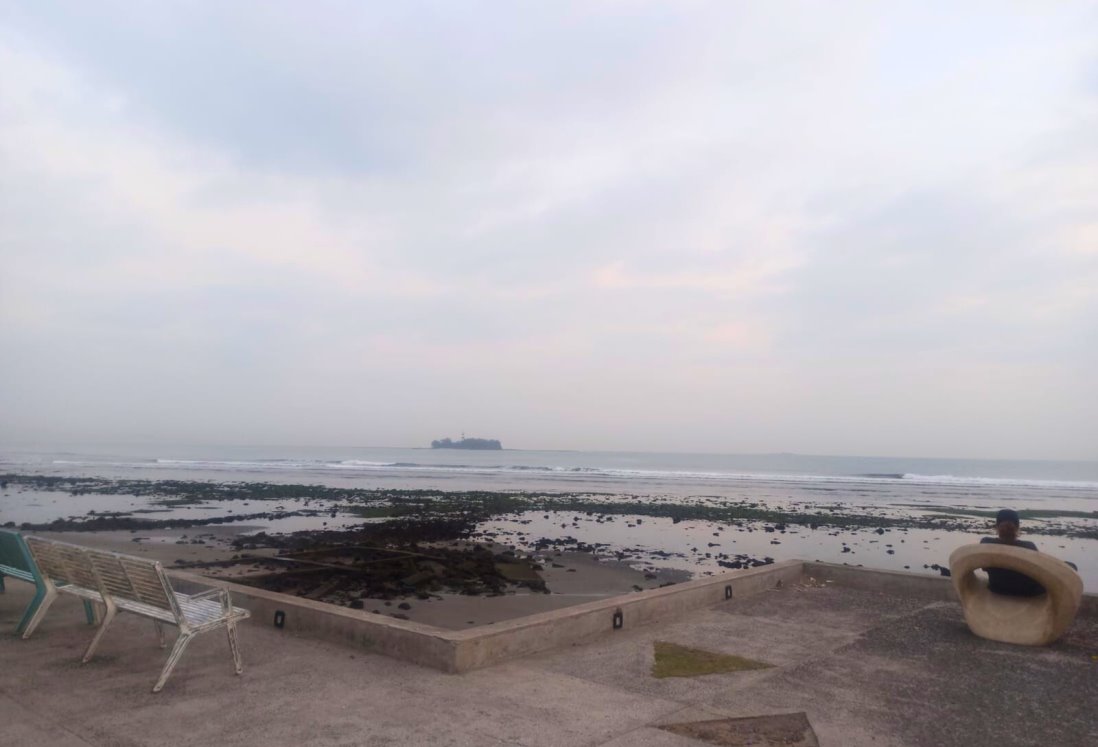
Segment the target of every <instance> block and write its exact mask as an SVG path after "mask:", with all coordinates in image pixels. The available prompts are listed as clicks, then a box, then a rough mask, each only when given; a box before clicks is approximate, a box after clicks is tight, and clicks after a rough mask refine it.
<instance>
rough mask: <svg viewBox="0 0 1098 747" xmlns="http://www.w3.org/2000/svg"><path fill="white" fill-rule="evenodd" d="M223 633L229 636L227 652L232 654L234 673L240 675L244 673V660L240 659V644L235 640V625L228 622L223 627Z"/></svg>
mask: <svg viewBox="0 0 1098 747" xmlns="http://www.w3.org/2000/svg"><path fill="white" fill-rule="evenodd" d="M225 632H226V633H227V634H228V636H229V650H230V651H232V653H233V666H235V667H236V673H237V674H240V673H241V672H243V671H244V660H243V659H241V658H240V642H239V641H238V640H237V638H236V623H235V622H233V621H231V620H230V621H229V623H228V625H226V626H225Z"/></svg>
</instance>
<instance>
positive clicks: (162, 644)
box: [153, 620, 168, 648]
mask: <svg viewBox="0 0 1098 747" xmlns="http://www.w3.org/2000/svg"><path fill="white" fill-rule="evenodd" d="M153 627H155V628H156V637H157V639H158V640H159V641H160V648H164V647H165V646H167V645H168V642H167V641H166V640H164V626H163V625H162V624H161V622H160V621H159V620H153Z"/></svg>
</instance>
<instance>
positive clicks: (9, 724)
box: [0, 581, 1098, 747]
mask: <svg viewBox="0 0 1098 747" xmlns="http://www.w3.org/2000/svg"><path fill="white" fill-rule="evenodd" d="M8 588H9V591H8V593H6V594H3V595H0V631H2V635H0V745H87V744H92V745H104V746H106V745H112V746H127V745H192V744H193V745H210V744H218V745H295V744H310V745H428V744H430V745H529V746H533V745H546V746H548V745H630V746H636V747H645V746H646V745H651V746H673V745H678V746H679V747H691V746H693V747H699V746H700V745H702V744H703V743H702V742H699V741H697V740H695V739H692V738H688V737H684V736H678V735H675V734H672V733H670V732H668V731H664V730H661V729H659V728H657V727H658V725H659V724H663V723H677V722H687V721H694V720H703V719H716V718H721V717H725V716H753V715H762V714H773V713H789V712H799V711H803V712H804V713H806V714H807V717H808V720H809V722H810V723H811V725H812V727H813V729H814V730H815V734H816V736H817V737H818V740H819V744H821V745H834V746H835V747H858V746H859V745H875V746H876V747H886V746H888V745H926V746H927V747H949V746H950V745H958V746H963V747H978V746H979V745H997V746H999V747H1002V746H1004V745H1056V746H1057V747H1072V746H1074V745H1079V746H1080V747H1082V745H1094V744H1098V708H1096V702H1098V701H1096V698H1098V658H1096V657H1098V623H1096V622H1095V621H1094V620H1092V619H1089V620H1079V621H1077V622H1076V624H1075V626H1074V628H1073V629H1072V631H1071V632H1070V633H1069V635H1068V637H1067V638H1066V639H1064V640H1063V641H1061V642H1060V643H1058V644H1056V645H1055V646H1052V647H1050V648H1046V649H1027V648H1018V647H1012V646H1007V645H1003V644H996V643H991V642H988V641H983V640H980V639H977V638H975V637H973V636H972V635H971V634H969V633H968V631H967V629H966V628H965V626H964V623H963V621H962V619H961V616H960V611H959V609H958V608H957V606H956V605H955V604H952V603H941V602H936V603H929V604H928V603H927V602H925V601H920V600H916V599H911V598H905V597H898V596H889V595H882V594H877V593H872V592H865V591H856V590H853V589H836V588H811V587H796V586H794V587H792V588H787V589H784V590H780V591H773V592H765V593H762V594H759V595H756V596H754V597H749V598H745V599H740V600H736V601H734V602H732V603H728V604H725V605H722V606H721V608H720V609H719V610H718V609H713V610H706V611H703V612H700V613H697V614H692V615H690V616H688V617H686V618H682V619H680V620H678V621H677V622H674V623H671V624H667V625H657V626H651V627H647V628H637V629H634V630H626V631H622V632H620V633H614V634H608V635H607V636H605V637H604V638H602V639H600V640H598V641H596V642H594V643H591V644H588V645H584V646H578V647H573V648H570V649H567V650H561V651H555V652H553V653H550V654H546V655H542V656H538V657H535V658H532V659H529V660H524V661H520V662H515V663H510V664H505V665H501V666H497V667H493V668H490V669H485V670H480V671H476V672H472V673H470V674H464V675H449V674H443V673H440V672H436V671H433V670H429V669H424V668H420V667H417V666H414V665H411V664H406V663H403V662H399V661H396V660H392V659H387V658H384V657H380V656H375V655H370V654H364V653H361V652H359V651H354V650H351V649H346V648H341V647H339V646H335V645H332V644H327V643H320V642H316V641H311V640H308V639H303V638H295V637H293V636H290V635H288V634H285V633H282V632H280V631H277V630H275V629H273V628H269V627H263V626H259V625H252V624H249V625H247V626H244V627H243V628H242V630H241V638H242V645H243V649H244V657H245V672H244V675H243V676H242V677H236V676H234V675H233V673H232V666H231V662H230V659H229V656H228V652H227V644H226V642H225V640H224V637H223V636H222V635H218V634H215V633H211V634H208V635H205V636H201V637H199V638H198V639H197V640H196V641H195V642H194V643H193V644H192V645H191V648H190V649H189V650H188V651H187V654H186V656H185V657H184V658H183V660H182V662H181V664H180V665H179V667H178V668H177V669H176V672H175V674H174V675H173V676H172V679H171V680H169V681H168V685H167V686H166V687H165V689H164V691H163V692H162V693H160V694H158V695H154V694H152V693H151V692H150V689H151V687H152V684H153V682H154V681H155V679H156V676H157V674H158V672H159V669H160V667H161V665H162V663H163V660H164V658H165V657H166V652H165V651H161V650H160V649H158V648H157V646H156V637H155V634H154V631H153V627H152V624H151V623H149V622H148V621H146V620H142V619H137V618H134V617H132V616H127V615H123V616H121V617H120V618H119V619H118V621H116V623H115V624H114V627H112V630H111V631H110V632H109V633H108V635H107V637H106V638H105V640H104V642H103V644H102V645H101V648H100V654H99V655H97V657H96V659H95V660H94V661H93V662H91V663H90V664H87V665H83V666H82V665H81V664H80V663H79V661H80V654H81V652H82V650H83V648H84V646H85V645H86V643H87V641H88V640H89V639H90V637H91V635H92V629H91V628H89V627H87V626H86V625H84V624H82V622H81V611H80V607H79V605H78V604H75V603H74V602H73V601H72V600H67V599H62V600H61V601H60V602H58V604H57V605H55V609H54V610H52V611H51V613H50V615H49V617H47V619H46V622H45V623H44V624H43V625H42V627H41V628H40V630H39V632H38V633H36V635H35V637H34V638H32V639H31V640H29V641H22V640H20V639H18V638H16V637H15V636H14V635H13V634H12V632H11V631H12V630H13V629H14V626H15V624H16V622H17V620H18V617H19V614H20V612H21V610H22V607H23V605H24V604H25V603H26V601H27V600H29V593H28V590H29V587H28V586H26V585H23V584H19V583H17V582H14V581H11V582H9V584H8ZM656 640H661V641H671V642H674V643H679V644H682V645H686V646H694V647H699V648H705V649H708V650H713V651H719V652H725V653H731V654H737V655H740V656H744V657H748V658H752V659H757V660H762V661H765V662H769V663H771V664H774V665H776V667H775V668H773V669H767V670H759V671H747V672H738V673H731V674H717V675H707V676H703V677H694V678H667V679H655V678H653V677H652V676H651V666H652V655H653V654H652V649H653V642H654V641H656Z"/></svg>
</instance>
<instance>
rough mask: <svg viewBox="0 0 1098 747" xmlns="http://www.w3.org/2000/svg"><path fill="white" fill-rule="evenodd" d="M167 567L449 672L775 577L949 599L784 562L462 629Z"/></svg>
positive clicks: (777, 581)
mask: <svg viewBox="0 0 1098 747" xmlns="http://www.w3.org/2000/svg"><path fill="white" fill-rule="evenodd" d="M171 575H172V578H173V579H175V581H176V586H177V588H178V589H179V590H180V591H189V590H193V589H196V588H197V587H199V586H201V587H210V586H219V587H222V588H226V589H229V590H230V591H231V592H232V595H233V600H234V603H235V604H238V605H240V606H242V607H246V608H247V609H249V610H250V611H251V613H252V618H251V624H256V625H263V626H265V627H274V628H278V629H280V630H283V631H285V632H287V633H292V634H295V635H301V636H306V637H311V638H319V639H323V640H327V641H333V642H336V643H341V644H345V645H349V646H353V647H356V648H361V649H365V650H368V651H371V652H374V653H378V654H384V655H386V656H391V657H394V658H397V659H402V660H404V661H409V662H412V663H415V664H419V665H421V666H426V667H431V668H433V669H439V670H442V671H444V672H453V673H460V672H467V671H471V670H474V669H480V668H483V667H489V666H492V665H494V664H499V663H501V662H504V661H508V660H512V659H517V658H521V657H524V656H530V655H533V654H537V653H541V652H545V651H549V650H552V649H557V648H563V647H565V646H570V645H575V644H579V643H583V642H587V641H591V640H594V639H596V638H598V637H600V636H604V635H613V634H614V633H615V632H617V631H621V630H627V629H630V628H635V627H637V626H640V625H646V624H650V623H656V622H663V621H668V620H673V619H675V618H678V617H682V616H684V615H687V614H689V613H690V612H692V611H695V610H699V609H707V608H710V607H714V606H716V605H719V604H721V603H723V602H726V601H728V600H731V599H739V598H743V597H746V596H750V595H752V594H757V593H760V592H763V591H766V590H767V589H773V588H775V587H776V586H779V585H783V586H788V585H790V584H796V583H801V582H803V581H805V580H806V579H808V578H812V579H815V581H817V582H823V583H830V584H832V585H834V586H836V587H846V588H851V589H859V590H863V591H874V592H880V593H887V594H899V595H903V596H911V597H917V598H921V599H927V600H932V601H954V600H955V599H956V596H955V594H954V591H953V585H952V583H951V582H950V580H949V579H948V578H939V577H934V576H927V575H924V574H919V573H905V572H901V571H882V570H873V569H867V568H857V567H853V566H844V565H835V564H832V563H819V562H805V561H801V560H786V561H782V562H780V563H773V564H771V565H766V566H760V567H758V568H751V569H747V570H740V571H730V572H728V573H722V574H720V575H717V576H708V577H705V578H702V579H698V580H694V581H688V582H686V583H681V584H675V585H674V586H666V587H663V588H660V589H650V590H648V591H642V592H636V593H633V594H626V595H622V596H617V597H611V598H608V599H600V600H598V601H594V602H588V603H586V604H579V605H575V606H572V607H565V608H563V609H558V610H553V611H550V612H543V613H540V614H536V615H530V616H528V617H521V618H518V619H514V620H506V621H503V622H498V623H492V624H489V625H481V626H478V627H475V628H470V629H467V630H446V629H443V628H435V627H432V626H429V625H423V624H421V623H416V622H411V621H407V620H398V619H396V618H393V617H389V616H385V615H376V614H373V613H369V612H363V611H361V610H353V609H349V608H346V607H337V606H334V605H330V604H323V603H321V602H314V601H312V600H309V599H303V598H301V597H294V596H289V595H286V594H279V593H276V592H271V591H265V590H263V589H256V588H253V587H250V586H243V585H241V584H234V583H230V582H225V581H221V580H217V579H209V578H205V577H203V576H198V575H195V574H192V573H187V572H182V571H172V572H171ZM1079 614H1080V615H1081V616H1086V617H1088V618H1096V617H1098V595H1096V594H1084V595H1083V602H1082V605H1081V607H1080V610H1079Z"/></svg>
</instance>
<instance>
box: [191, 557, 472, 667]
mask: <svg viewBox="0 0 1098 747" xmlns="http://www.w3.org/2000/svg"><path fill="white" fill-rule="evenodd" d="M170 575H171V577H172V580H173V582H174V581H175V580H176V579H179V580H180V581H182V582H184V583H187V584H194V585H201V586H203V587H206V588H208V587H211V586H216V587H219V588H223V589H228V590H229V591H230V592H231V593H232V596H233V604H235V605H237V606H239V607H244V608H245V609H247V610H249V611H250V612H251V613H252V616H251V619H250V620H249V621H248V623H249V624H253V625H263V626H265V627H270V628H275V627H280V628H281V629H282V630H284V631H286V632H290V633H296V634H298V635H301V636H307V637H309V638H319V639H321V640H326V641H332V642H335V643H342V644H346V645H350V646H354V647H355V648H362V649H366V650H368V651H373V652H375V653H379V654H385V655H386V656H392V657H394V658H396V659H402V660H404V661H410V662H413V663H415V664H420V665H422V666H426V667H432V668H434V669H441V670H443V671H444V672H453V671H454V664H453V662H454V649H455V644H454V642H453V641H452V640H451V638H452V635H453V633H452V632H451V631H448V630H443V629H441V628H435V627H431V626H430V625H423V624H421V623H415V622H411V621H409V620H398V619H396V618H393V617H383V616H381V615H375V614H373V613H371V612H362V611H360V610H353V609H350V608H348V607H338V606H336V605H334V604H324V603H323V602H314V601H312V600H311V599H304V598H302V597H295V596H291V595H289V594H279V593H278V592H274V591H267V590H265V589H257V588H255V587H252V586H244V585H242V584H234V583H231V582H227V581H221V580H219V579H212V578H206V577H204V576H199V575H195V574H191V573H184V572H182V571H171V572H170ZM177 588H179V589H180V590H181V591H182V590H183V584H182V583H181V584H179V585H178V586H177ZM278 613H281V615H280V621H281V626H279V625H278V624H277V622H276V618H275V616H276V614H278Z"/></svg>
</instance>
